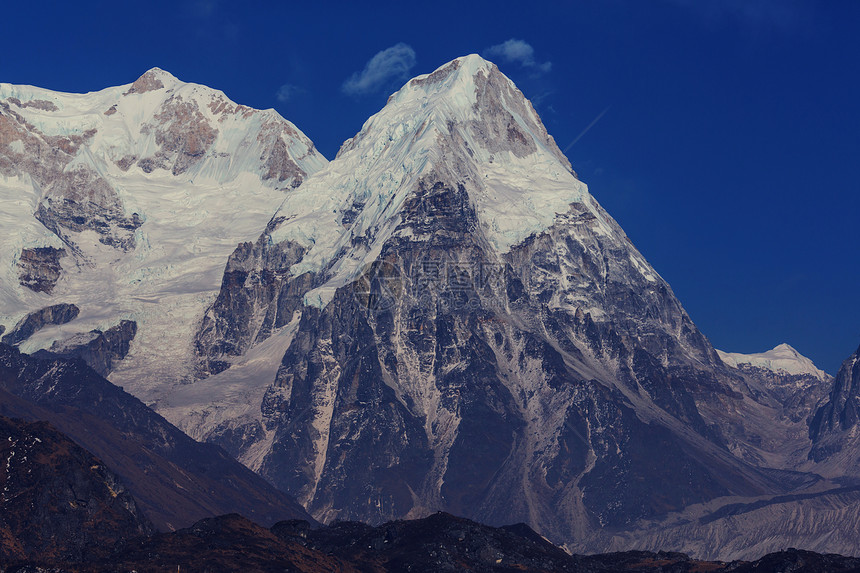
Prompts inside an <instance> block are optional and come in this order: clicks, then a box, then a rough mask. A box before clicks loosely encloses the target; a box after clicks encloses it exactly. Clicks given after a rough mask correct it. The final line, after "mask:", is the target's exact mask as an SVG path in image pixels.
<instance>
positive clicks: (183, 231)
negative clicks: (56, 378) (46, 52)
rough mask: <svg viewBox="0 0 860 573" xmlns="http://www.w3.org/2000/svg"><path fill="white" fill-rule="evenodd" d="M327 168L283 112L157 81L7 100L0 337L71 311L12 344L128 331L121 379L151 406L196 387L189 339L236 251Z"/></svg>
mask: <svg viewBox="0 0 860 573" xmlns="http://www.w3.org/2000/svg"><path fill="white" fill-rule="evenodd" d="M326 163H327V161H326V160H325V159H324V158H323V157H322V156H321V155H320V154H319V153H318V152H317V151H316V150H315V149H314V147H313V144H312V143H311V142H310V140H308V139H307V137H305V136H304V135H303V134H302V133H301V132H300V131H299V130H298V129H297V128H296V127H295V126H294V125H293V124H291V123H290V122H288V121H286V120H285V119H283V118H282V117H280V116H279V115H278V114H277V113H276V112H274V111H273V110H266V111H260V110H255V109H251V108H248V107H245V106H242V105H237V104H235V103H233V102H232V101H230V100H229V99H228V98H227V97H226V96H225V95H224V94H223V93H222V92H219V91H217V90H213V89H211V88H208V87H205V86H200V85H196V84H191V83H185V82H181V81H179V80H178V79H176V78H175V77H173V76H172V75H170V74H169V73H167V72H165V71H163V70H160V69H157V68H155V69H152V70H150V71H148V72H146V73H145V74H144V75H143V76H141V77H140V78H139V79H138V80H137V81H135V82H134V83H132V84H129V85H124V86H119V87H114V88H108V89H105V90H102V91H99V92H94V93H88V94H66V93H58V92H53V91H49V90H44V89H40V88H35V87H30V86H15V85H9V84H0V203H2V205H3V209H2V211H0V225H2V228H3V230H4V232H5V236H6V240H5V241H4V244H3V248H2V249H0V324H2V325H4V326H5V327H6V329H7V330H13V329H14V327H15V325H16V324H18V323H19V322H20V321H23V320H27V316H28V315H29V314H32V313H34V312H38V311H39V310H40V309H42V308H44V307H48V306H50V305H51V304H55V303H63V304H72V305H75V306H76V307H77V308H78V309H79V315H78V316H76V317H75V319H74V320H73V321H71V322H68V323H66V324H60V323H57V322H53V323H52V322H50V321H48V322H44V321H42V323H41V324H39V325H38V328H37V329H36V331H34V332H32V333H31V335H30V336H28V337H27V338H26V340H20V341H18V343H19V344H20V346H21V348H22V349H23V350H25V351H34V350H37V349H44V348H49V347H51V346H52V344H54V343H58V344H60V345H61V346H62V347H63V348H66V347H68V344H66V343H65V342H64V341H66V339H70V338H73V337H77V339H76V340H78V341H80V340H81V339H80V337H81V336H85V335H87V333H90V332H91V331H96V330H98V331H100V332H105V331H108V330H109V329H111V328H113V327H116V326H118V325H119V324H120V322H121V321H122V320H128V321H134V322H136V326H137V331H136V335H135V343H134V344H133V345H132V347H131V354H130V356H128V358H127V359H126V360H125V361H124V362H123V363H122V364H121V365H120V366H119V367H117V366H116V365H114V372H113V373H112V375H111V376H112V379H113V380H115V381H117V382H118V383H121V384H125V385H128V386H129V388H134V389H135V391H136V392H137V393H138V395H139V396H141V397H143V398H144V399H146V400H149V401H151V400H154V399H157V396H158V390H157V388H156V386H158V385H159V384H161V383H162V381H164V383H166V384H171V383H173V382H175V380H176V379H177V378H179V379H182V378H190V377H191V375H192V374H193V362H192V361H191V360H190V359H189V358H190V357H191V356H192V355H193V353H192V344H191V340H192V338H193V333H194V330H195V328H196V325H197V323H198V322H199V320H200V317H201V316H202V312H203V311H204V310H205V308H206V307H207V306H208V305H209V304H210V303H211V301H212V297H213V296H214V295H215V293H216V292H217V290H218V284H219V279H220V275H221V273H222V271H223V265H224V261H225V260H226V258H227V256H228V255H229V254H230V252H231V251H232V250H233V248H234V247H235V245H236V243H237V242H239V241H242V240H246V239H248V238H251V237H254V236H256V235H258V234H259V229H260V228H261V227H263V226H264V225H265V223H266V221H268V220H269V218H270V217H271V214H272V213H273V212H274V211H275V209H277V208H278V206H279V205H280V204H281V202H282V201H283V199H284V197H285V196H286V195H288V194H289V193H290V192H292V190H293V189H294V188H295V187H297V186H298V185H299V184H300V183H301V182H302V181H303V180H304V179H305V178H306V177H307V176H308V175H309V174H311V173H313V172H315V171H317V170H319V169H320V168H321V167H323V166H324V165H325V164H326ZM30 321H31V322H32V319H30ZM72 342H74V340H73V341H72ZM126 342H127V341H126Z"/></svg>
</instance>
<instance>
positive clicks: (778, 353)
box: [717, 343, 833, 382]
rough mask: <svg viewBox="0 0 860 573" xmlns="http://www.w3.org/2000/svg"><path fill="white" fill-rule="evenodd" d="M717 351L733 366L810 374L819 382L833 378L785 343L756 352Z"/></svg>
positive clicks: (795, 374)
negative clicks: (765, 350) (744, 365)
mask: <svg viewBox="0 0 860 573" xmlns="http://www.w3.org/2000/svg"><path fill="white" fill-rule="evenodd" d="M717 353H718V354H719V355H720V360H722V361H723V362H725V363H726V364H728V365H729V366H733V367H734V368H738V367H740V366H741V365H742V364H747V365H749V366H751V367H753V368H763V369H765V370H770V371H771V372H775V373H778V374H786V375H789V376H812V377H813V378H816V379H818V380H820V381H821V382H829V381H831V380H832V379H833V377H832V376H830V375H829V374H828V373H827V372H825V371H823V370H820V369H819V368H818V367H816V366H815V364H813V363H812V360H810V359H809V358H807V357H806V356H803V355H802V354H801V353H799V352H798V351H797V350H795V349H794V348H792V347H791V346H790V345H788V344H785V343H783V344H780V345H779V346H777V347H775V348H773V349H772V350H768V351H767V352H759V353H757V354H740V353H737V352H723V351H722V350H717Z"/></svg>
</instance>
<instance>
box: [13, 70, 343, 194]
mask: <svg viewBox="0 0 860 573" xmlns="http://www.w3.org/2000/svg"><path fill="white" fill-rule="evenodd" d="M0 102H2V103H3V104H5V107H4V110H5V111H7V112H8V114H9V115H11V116H12V117H14V118H16V119H17V120H18V123H20V124H22V126H24V127H25V128H26V130H27V131H28V132H30V133H31V134H33V135H36V136H41V137H43V138H73V139H74V143H75V144H76V145H75V148H74V149H73V150H72V149H68V148H69V146H66V147H67V149H64V151H70V150H71V151H74V153H73V155H74V156H76V157H77V163H80V164H82V165H84V166H86V167H89V168H91V169H93V170H95V171H97V172H99V173H107V174H114V175H117V176H119V175H121V174H124V173H128V172H129V171H138V172H143V173H144V174H150V173H154V174H155V175H158V174H160V173H163V172H165V171H166V172H168V173H169V174H170V175H172V176H174V177H175V176H181V177H182V178H184V179H186V180H193V179H195V178H204V179H206V180H210V181H212V182H215V183H219V184H224V183H227V182H229V181H233V180H235V179H236V178H237V177H239V176H240V175H241V174H242V173H244V172H249V173H252V174H254V175H257V176H259V177H260V178H262V179H263V180H264V181H267V182H269V184H271V185H273V186H279V187H295V186H298V184H300V183H301V182H302V181H303V180H304V179H305V178H306V177H307V175H308V174H309V173H312V172H314V171H316V170H318V169H319V168H321V167H322V166H324V165H325V164H326V160H325V158H323V157H322V156H321V155H320V154H319V153H318V152H317V151H316V150H315V149H314V146H313V144H312V143H311V141H310V140H309V139H308V138H307V137H306V136H305V135H304V134H303V133H301V132H300V131H299V130H298V128H296V127H295V126H294V125H293V124H292V123H290V122H289V121H287V120H285V119H284V118H283V117H281V116H280V115H278V114H277V112H275V111H274V110H262V111H261V110H255V109H252V108H249V107H246V106H242V105H237V104H235V103H234V102H232V101H231V100H229V99H228V98H227V97H226V96H225V95H224V93H223V92H221V91H218V90H214V89H211V88H208V87H206V86H202V85H197V84H193V83H185V82H182V81H180V80H178V79H177V78H176V77H174V76H173V75H171V74H170V73H168V72H166V71H164V70H161V69H159V68H153V69H151V70H149V71H148V72H146V73H145V74H143V75H142V76H140V78H138V79H137V80H136V81H134V82H133V83H131V84H128V85H124V86H118V87H114V88H107V89H104V90H101V91H98V92H91V93H88V94H68V93H61V92H54V91H51V90H46V89H41V88H34V87H31V86H15V85H10V84H0ZM16 150H17V151H23V149H21V146H18V147H17V148H16V147H13V149H12V151H13V152H14V151H16ZM0 151H2V150H0Z"/></svg>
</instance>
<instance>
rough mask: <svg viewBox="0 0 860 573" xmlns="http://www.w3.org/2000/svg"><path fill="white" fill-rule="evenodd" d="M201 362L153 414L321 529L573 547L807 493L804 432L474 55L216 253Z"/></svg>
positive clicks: (518, 97) (434, 79)
mask: <svg viewBox="0 0 860 573" xmlns="http://www.w3.org/2000/svg"><path fill="white" fill-rule="evenodd" d="M196 348H197V352H198V354H199V357H200V362H199V365H198V377H199V378H200V380H199V381H197V382H195V383H194V384H190V385H187V386H183V387H181V388H177V390H176V391H174V392H173V393H171V394H170V395H169V396H166V397H165V398H164V399H163V401H162V402H161V403H160V408H161V410H160V411H161V412H162V413H163V414H164V415H165V416H167V417H168V418H170V419H171V420H174V421H175V422H176V423H177V424H179V425H180V426H181V427H183V428H184V429H186V431H188V432H189V433H190V434H191V435H193V436H195V437H198V438H200V439H206V440H210V441H213V442H215V443H218V444H221V445H223V446H224V447H226V448H227V449H228V450H230V451H231V452H232V453H234V454H235V455H236V456H237V457H238V458H239V459H241V460H242V461H243V462H244V463H246V464H247V465H249V466H250V467H252V468H253V469H255V470H257V471H259V472H260V473H261V474H262V475H264V476H265V477H267V478H268V479H269V480H271V481H272V482H273V483H275V484H276V485H277V486H279V487H281V488H282V489H285V490H286V491H288V492H290V493H292V494H294V495H295V496H296V497H297V498H298V499H299V500H300V501H301V502H302V503H303V504H304V505H305V507H307V508H308V510H309V511H310V512H311V513H312V514H313V515H314V516H315V517H316V518H318V519H320V520H323V521H328V520H331V519H335V518H341V519H344V518H345V519H361V520H365V521H370V522H374V523H375V522H381V521H385V520H388V519H393V518H398V517H404V516H416V515H422V514H425V513H427V512H431V511H435V510H440V509H441V510H445V511H450V512H453V513H458V514H461V515H466V516H469V517H472V518H476V519H479V520H482V521H485V522H489V523H509V522H512V521H525V522H527V523H529V524H531V525H532V526H534V527H536V528H537V529H538V530H539V531H540V532H541V533H543V534H544V535H548V536H550V537H551V538H552V539H554V540H557V541H565V542H568V543H569V544H570V546H571V547H572V548H574V549H578V550H586V551H588V550H594V549H596V548H598V547H611V544H610V543H609V542H608V541H607V540H606V538H605V536H604V534H605V532H608V531H619V530H623V529H630V528H635V527H638V525H637V524H642V523H651V524H652V525H653V524H654V523H657V522H661V521H664V522H668V521H671V519H681V517H679V516H682V515H686V514H685V513H684V512H685V511H689V508H691V507H698V508H703V507H706V506H707V507H708V508H709V509H707V510H704V511H705V513H708V512H712V511H715V510H717V509H718V508H719V507H721V503H723V502H721V501H719V500H735V501H736V500H738V499H745V498H748V497H757V498H759V499H765V498H768V496H774V495H778V494H784V493H788V492H790V491H792V490H793V489H795V488H797V487H798V486H799V485H803V486H804V487H806V486H807V485H809V484H810V483H815V482H817V481H818V480H819V478H817V477H815V476H812V475H808V476H807V475H806V474H797V473H791V472H789V471H787V470H790V469H794V467H793V466H794V464H796V463H797V460H803V459H805V456H806V452H807V451H808V448H809V439H808V436H807V435H806V429H805V423H806V422H805V417H804V416H805V414H803V415H801V414H798V413H796V412H795V411H794V410H793V409H792V408H793V407H791V406H788V405H785V404H782V403H781V402H780V398H779V395H778V392H776V391H775V390H774V389H773V388H771V387H770V386H769V385H768V384H767V383H765V382H762V381H761V380H760V379H758V378H753V377H751V376H749V375H747V374H746V373H744V372H743V371H742V370H741V369H738V368H735V367H733V365H731V364H729V365H727V364H726V363H725V362H724V360H723V359H721V358H720V355H719V354H718V353H717V351H716V350H714V349H713V347H712V346H711V345H710V343H709V342H708V340H707V339H706V338H705V337H704V336H703V335H702V334H701V333H700V332H699V330H698V329H697V328H696V326H695V325H694V324H693V322H692V321H691V320H690V318H689V316H688V315H687V313H686V312H685V311H684V309H683V308H682V306H681V304H680V303H679V302H678V300H677V299H676V298H675V296H674V294H673V293H672V290H671V288H670V287H669V285H668V284H666V282H665V281H664V280H663V279H662V278H661V277H660V275H659V274H658V273H657V272H656V271H655V270H654V269H653V268H652V267H651V266H650V265H649V264H648V262H647V261H646V260H645V258H644V257H643V256H642V255H641V253H639V252H638V251H637V250H636V249H635V247H634V246H633V245H632V244H631V242H630V240H629V239H628V238H627V236H626V235H625V234H624V232H623V231H622V230H621V229H620V227H619V226H618V225H617V223H616V222H615V221H614V220H613V219H612V218H611V217H610V216H609V215H608V214H607V213H606V212H605V211H604V210H603V209H602V208H601V207H600V205H599V204H598V203H597V201H596V200H595V199H594V198H593V197H592V196H591V194H590V193H589V191H588V189H587V187H586V185H585V184H584V183H582V182H581V181H580V180H579V179H578V178H577V176H576V174H575V172H574V171H573V170H572V169H571V166H570V164H569V163H568V161H567V159H566V158H565V157H564V155H563V154H562V153H561V152H560V151H559V149H558V147H557V146H556V145H555V143H554V141H553V139H552V138H551V137H550V136H549V135H548V134H547V132H546V129H545V128H544V126H543V124H542V123H541V121H540V118H539V117H538V116H537V114H536V113H535V111H534V109H533V108H532V106H531V105H530V104H529V102H528V101H527V100H526V99H525V98H524V97H523V95H522V94H521V93H520V92H519V90H518V89H517V88H516V87H515V86H514V85H513V83H512V82H511V81H510V80H509V79H508V78H506V77H505V76H504V75H503V74H502V73H501V72H500V71H499V70H498V68H497V67H496V66H495V65H493V64H491V63H489V62H487V61H485V60H483V59H482V58H480V57H478V56H467V57H464V58H459V59H457V60H454V61H453V62H451V63H449V64H446V65H445V66H442V67H441V68H439V69H438V70H436V71H435V72H433V73H432V74H428V75H424V76H419V77H417V78H415V79H414V80H412V81H410V82H408V83H407V84H406V86H404V87H403V88H402V89H401V90H400V91H398V92H397V93H396V94H394V95H392V96H391V98H389V101H388V103H387V105H386V106H385V108H383V109H382V110H381V111H380V112H379V113H378V114H376V115H375V116H373V117H372V118H370V119H369V120H368V121H367V122H366V123H365V125H364V126H363V128H362V130H361V131H360V132H359V133H358V134H357V135H356V136H355V137H353V138H352V139H350V140H349V141H347V142H346V143H345V144H344V145H343V147H342V148H341V150H340V152H339V153H338V156H337V158H336V159H335V160H333V161H332V162H331V163H330V164H329V165H328V166H327V167H325V168H323V169H321V170H320V171H318V172H317V173H316V174H314V175H313V176H311V177H309V178H308V179H307V180H306V181H305V183H304V184H303V185H302V186H301V187H299V188H298V189H297V190H296V191H295V192H293V193H291V194H290V195H289V196H288V197H287V198H286V200H285V201H284V203H283V205H282V206H281V207H280V209H279V210H278V211H277V212H276V214H275V216H274V217H273V218H272V219H271V221H270V222H269V224H268V225H267V227H266V228H265V230H264V231H263V233H262V234H261V235H260V237H259V238H258V239H257V240H256V241H255V242H248V243H243V244H241V245H239V247H237V248H236V250H235V251H234V252H233V254H232V255H231V257H230V259H229V261H228V263H227V267H226V269H225V274H224V277H223V279H222V287H221V292H220V293H219V295H218V297H217V299H216V301H215V303H214V304H213V305H212V306H211V307H210V309H209V310H208V312H207V314H206V316H205V318H204V320H203V323H202V326H201V329H200V331H199V332H198V335H197V337H196ZM273 357H277V358H276V359H274V358H273ZM816 380H817V381H819V382H821V383H824V382H823V381H822V380H818V379H816ZM804 404H805V403H804ZM804 407H806V406H805V405H804ZM807 413H808V412H807ZM804 448H806V449H804ZM698 511H703V510H701V509H700V510H698ZM672 516H674V518H673V517H672ZM627 542H628V543H630V544H631V545H633V543H631V542H630V540H629V539H628V540H627ZM674 543H682V542H681V541H679V540H678V538H675V540H674ZM741 545H742V543H741ZM672 548H673V549H674V548H680V549H683V548H684V547H683V546H680V547H679V546H678V545H675V546H673V547H672ZM700 549H701V546H697V547H696V550H700ZM711 556H714V555H713V554H711Z"/></svg>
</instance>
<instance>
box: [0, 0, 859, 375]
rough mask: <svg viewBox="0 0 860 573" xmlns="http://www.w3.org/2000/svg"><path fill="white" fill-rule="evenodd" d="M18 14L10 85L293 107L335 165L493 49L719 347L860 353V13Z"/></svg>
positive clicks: (187, 7) (844, 4)
mask: <svg viewBox="0 0 860 573" xmlns="http://www.w3.org/2000/svg"><path fill="white" fill-rule="evenodd" d="M0 17H2V22H3V26H2V46H3V49H2V55H0V81H2V82H10V83H20V84H32V85H38V86H41V87H47V88H51V89H56V90H62V91H71V92H81V91H92V90H96V89H101V88H103V87H108V86H111V85H119V84H125V83H129V82H131V81H133V80H134V79H135V78H137V77H138V76H139V75H141V74H142V73H143V72H144V71H146V70H147V69H149V68H151V67H154V66H158V67H161V68H164V69H166V70H168V71H170V72H171V73H173V74H174V75H175V76H177V77H178V78H180V79H181V80H185V81H193V82H197V83H202V84H206V85H208V86H211V87H215V88H218V89H221V90H223V91H224V92H226V94H227V95H228V96H229V97H230V98H232V99H233V100H235V101H236V102H238V103H242V104H246V105H250V106H253V107H258V108H269V107H274V108H275V109H277V110H278V111H279V112H280V113H281V114H282V115H283V116H284V117H286V118H287V119H289V120H291V121H292V122H294V123H295V124H296V125H297V126H298V127H299V128H300V129H301V130H302V131H304V132H305V133H306V134H307V135H308V136H309V137H310V138H311V139H312V140H313V141H314V142H315V144H316V145H317V147H318V148H319V149H320V150H321V151H322V152H323V153H324V154H325V155H326V156H327V157H329V158H330V159H331V158H333V157H334V154H335V153H336V152H337V149H338V147H339V146H340V144H341V143H342V142H343V141H344V140H345V139H347V138H349V137H352V135H354V134H355V133H356V132H357V131H358V130H359V129H360V127H361V125H362V124H363V123H364V121H365V120H366V119H367V118H368V117H369V116H370V115H371V114H373V113H375V112H376V111H378V110H379V109H380V108H381V107H382V106H383V105H384V104H385V101H386V99H387V97H388V95H389V94H390V93H391V92H392V91H394V90H396V89H397V88H398V87H399V86H400V85H401V84H402V83H403V81H404V80H406V79H408V77H411V76H414V75H418V74H421V73H427V72H430V71H432V70H433V69H435V68H436V67H438V66H439V65H441V64H443V63H445V62H447V61H449V60H451V59H453V58H455V57H457V56H461V55H465V54H468V53H481V54H483V55H484V56H485V57H488V59H491V60H493V61H495V62H496V63H497V64H498V65H499V66H500V68H501V69H502V71H503V72H505V73H506V74H507V75H508V76H509V77H511V78H512V79H513V80H514V81H515V82H516V83H517V85H518V86H519V87H520V89H522V90H523V92H524V93H525V94H526V96H528V97H529V98H530V99H531V100H532V101H533V102H534V103H535V106H536V108H537V110H538V112H539V113H540V114H541V116H542V117H543V120H544V123H545V124H546V125H547V128H548V129H549V131H550V133H551V134H552V135H553V136H554V137H555V138H556V141H557V142H558V143H559V146H560V147H561V148H562V149H565V150H566V153H567V155H568V157H569V158H570V160H571V162H572V164H573V166H574V169H576V171H577V172H578V173H579V175H580V177H581V178H582V179H583V180H584V181H585V182H586V183H588V184H589V188H590V190H591V192H592V193H593V194H594V196H595V197H596V198H597V199H598V200H599V201H600V202H601V203H602V204H603V206H604V207H605V208H606V209H607V210H608V211H609V212H610V214H612V215H613V216H614V217H615V218H616V219H617V220H618V221H619V223H620V224H621V226H622V227H623V228H624V229H625V230H626V231H627V234H628V235H629V236H630V238H631V239H632V240H633V242H634V243H635V244H636V246H637V247H638V248H639V250H640V251H642V253H643V254H644V255H645V256H646V258H648V260H649V261H650V262H651V264H652V265H653V266H654V267H655V268H656V269H657V271H658V272H660V273H661V274H662V275H663V276H664V277H665V278H666V279H667V280H668V281H669V283H670V284H671V285H672V287H673V289H674V290H675V293H676V294H677V295H678V297H679V298H680V300H681V302H682V303H683V304H684V306H685V307H686V308H687V310H688V311H689V313H690V314H691V316H692V317H693V320H694V321H695V322H696V323H697V324H698V326H699V327H700V328H701V329H702V331H703V332H704V333H705V334H706V335H707V336H708V337H709V338H710V339H711V341H712V342H713V343H714V345H715V346H716V347H718V348H721V349H723V350H727V351H733V352H761V351H764V350H767V349H769V348H771V347H773V346H776V345H777V344H779V343H781V342H788V343H789V344H791V345H792V346H794V347H795V348H797V349H798V350H799V351H800V352H802V353H803V354H805V355H807V356H809V357H810V358H812V359H813V360H814V361H815V362H816V363H817V364H818V366H819V367H821V368H824V369H825V370H827V371H829V372H831V373H835V371H836V370H837V369H838V367H839V364H840V363H841V361H842V360H843V359H845V358H847V356H848V355H849V354H850V353H851V352H853V351H854V350H855V349H856V348H857V346H858V344H860V183H858V177H857V175H856V173H855V172H856V170H857V168H858V166H860V2H857V1H854V0H831V1H828V2H814V1H812V0H810V1H800V0H605V1H598V0H578V1H570V2H543V1H540V0H531V1H529V2H521V3H506V2H500V1H495V2H470V1H468V0H459V1H457V2H449V1H437V2H433V3H410V2H402V1H400V2H376V3H373V4H372V5H371V4H369V3H364V2H344V3H328V2H313V1H305V2H301V3H293V2H256V1H248V2H227V1H226V0H224V1H219V0H173V1H170V2H164V1H151V2H93V1H87V0H81V1H75V2H39V1H33V2H23V1H21V2H11V3H7V4H6V5H4V7H3V9H2V11H0ZM595 120H596V121H595ZM589 126H590V129H586V128H588V127H589ZM583 131H585V133H583Z"/></svg>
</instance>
